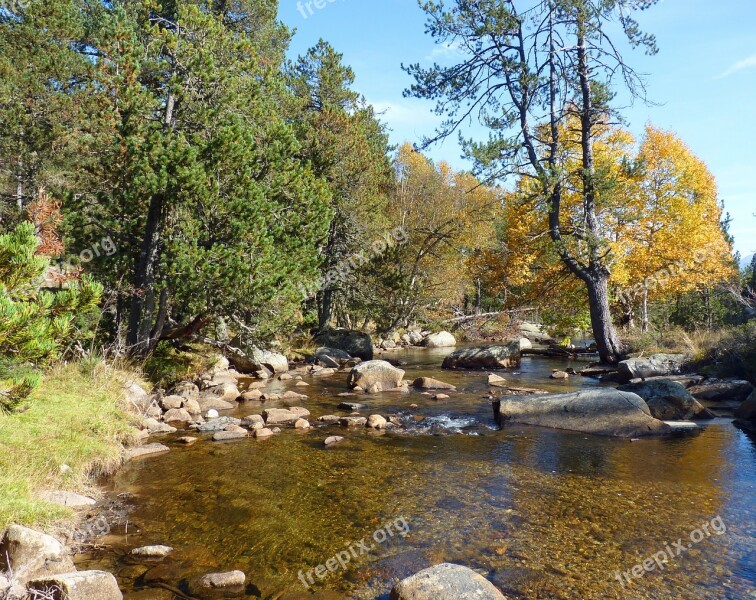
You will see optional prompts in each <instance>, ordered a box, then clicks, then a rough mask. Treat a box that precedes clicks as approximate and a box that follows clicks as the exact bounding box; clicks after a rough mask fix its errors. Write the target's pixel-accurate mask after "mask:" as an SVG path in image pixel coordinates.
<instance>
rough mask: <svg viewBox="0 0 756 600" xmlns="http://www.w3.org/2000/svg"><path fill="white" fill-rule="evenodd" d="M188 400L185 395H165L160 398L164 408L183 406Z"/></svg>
mask: <svg viewBox="0 0 756 600" xmlns="http://www.w3.org/2000/svg"><path fill="white" fill-rule="evenodd" d="M184 402H186V398H184V397H183V396H165V397H163V398H161V399H160V406H161V407H162V408H163V410H171V409H172V408H182V407H183V406H184Z"/></svg>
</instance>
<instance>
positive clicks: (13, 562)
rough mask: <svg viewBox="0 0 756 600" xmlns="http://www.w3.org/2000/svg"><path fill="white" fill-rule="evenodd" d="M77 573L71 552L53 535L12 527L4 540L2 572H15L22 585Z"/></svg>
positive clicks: (1, 541)
mask: <svg viewBox="0 0 756 600" xmlns="http://www.w3.org/2000/svg"><path fill="white" fill-rule="evenodd" d="M75 570H76V567H75V566H74V564H73V561H72V560H71V557H70V555H69V552H68V549H67V548H66V547H65V546H64V545H63V544H61V543H60V542H59V541H58V540H56V539H55V538H54V537H52V536H51V535H47V534H45V533H41V532H39V531H35V530H34V529H29V528H28V527H23V526H21V525H9V526H8V528H7V529H6V530H5V533H4V534H3V537H2V539H0V572H2V571H12V572H13V577H14V579H15V580H16V581H17V582H18V583H26V582H27V581H29V580H30V579H35V578H38V577H47V576H50V575H57V574H59V573H68V572H70V571H75Z"/></svg>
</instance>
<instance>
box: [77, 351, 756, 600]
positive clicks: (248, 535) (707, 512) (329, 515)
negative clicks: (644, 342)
mask: <svg viewBox="0 0 756 600" xmlns="http://www.w3.org/2000/svg"><path fill="white" fill-rule="evenodd" d="M447 353H448V351H444V350H407V351H401V352H395V353H391V354H389V355H388V356H390V357H391V358H395V359H401V360H403V361H406V362H407V366H406V367H403V368H405V369H406V370H407V375H406V378H407V379H413V378H415V377H418V376H421V375H424V376H432V377H436V378H439V379H441V380H443V381H447V382H449V383H452V384H454V385H456V386H457V389H458V391H457V392H452V393H450V396H451V397H450V398H449V399H448V400H440V401H436V400H431V399H430V397H429V396H424V395H422V394H420V393H419V392H417V391H413V392H411V393H410V394H402V393H392V392H387V393H383V394H380V395H377V396H364V397H362V396H360V397H354V398H351V399H350V400H354V401H358V402H364V403H365V404H368V405H369V406H370V409H369V410H365V411H362V412H363V414H364V415H365V416H367V415H368V414H372V413H380V414H383V415H386V416H387V415H391V414H401V415H403V418H404V420H405V421H407V422H410V423H412V424H413V425H412V426H411V427H410V429H409V431H406V432H402V433H392V432H381V433H378V432H372V431H366V430H349V431H347V430H343V429H340V428H339V427H338V426H329V427H322V428H315V429H313V430H311V431H309V432H307V433H299V432H295V431H294V430H285V431H284V432H283V433H282V434H280V435H277V436H274V437H273V438H270V439H267V440H255V439H247V440H241V441H236V442H230V443H215V442H212V441H210V440H209V438H208V439H204V438H203V439H202V440H200V441H199V442H197V443H196V444H195V445H193V446H189V447H184V446H180V445H179V444H177V443H174V441H173V440H174V438H175V437H177V436H178V434H176V435H174V436H167V437H166V438H165V440H160V441H164V443H166V444H168V445H169V446H171V451H170V452H168V453H165V454H162V455H156V456H152V457H147V458H144V459H141V460H137V461H132V462H131V463H128V464H127V465H126V466H124V467H123V468H122V469H121V470H120V471H119V472H118V473H117V474H116V475H115V476H114V477H112V478H110V479H109V480H108V481H107V482H105V484H106V486H107V488H108V489H109V491H110V492H111V494H112V495H114V496H118V495H120V497H121V498H123V499H125V501H126V502H127V504H128V505H129V508H130V516H129V523H128V528H127V529H126V528H124V527H117V528H115V529H114V530H113V531H112V532H111V533H110V535H108V536H106V537H105V538H104V539H103V540H102V543H103V544H104V546H103V547H102V548H101V549H98V550H96V551H92V552H89V553H86V554H83V555H81V556H79V558H78V562H79V565H80V568H103V569H106V570H110V571H112V572H114V573H115V574H116V576H117V577H118V578H119V582H120V584H121V587H122V589H123V590H124V591H125V592H126V598H127V599H128V598H135V599H136V598H160V599H162V598H172V597H173V596H172V594H170V593H169V592H165V591H164V590H160V589H158V588H155V587H154V586H155V583H156V582H160V581H162V582H165V583H168V584H170V585H173V586H177V587H181V585H183V584H182V583H181V582H182V581H185V580H187V579H191V578H192V577H195V576H197V575H201V574H203V573H207V572H211V571H228V570H231V569H240V570H242V571H244V572H245V573H246V574H247V581H248V582H249V585H248V587H247V589H246V591H245V592H244V594H243V595H242V596H241V597H259V598H292V599H293V598H307V597H310V596H308V595H307V594H308V593H311V592H317V596H314V597H319V598H358V599H363V598H364V599H368V598H369V599H373V598H381V599H386V598H388V592H389V590H390V588H391V586H392V582H394V581H396V580H397V579H398V578H402V577H405V576H407V575H410V574H412V573H413V572H416V571H418V570H420V569H422V568H425V567H427V566H430V565H432V564H437V563H440V562H454V563H459V564H463V565H466V566H468V567H471V568H473V569H476V570H478V571H479V572H480V573H482V574H484V575H485V576H486V577H488V578H489V579H490V580H491V581H493V582H494V583H495V584H496V585H497V586H498V587H499V588H500V589H502V591H503V592H504V593H505V595H507V596H508V597H509V598H510V599H513V598H549V599H551V598H554V599H562V598H565V599H566V598H590V599H592V598H596V599H599V598H602V599H603V598H654V599H666V598H669V599H673V598H674V599H679V598H685V599H687V598H714V599H730V598H732V599H743V598H756V493H755V491H756V436H749V435H748V434H746V433H745V432H743V431H741V430H739V429H737V428H736V427H734V426H733V425H732V424H731V422H730V420H729V419H724V418H723V419H717V420H715V421H713V422H711V423H709V424H707V425H706V426H705V427H704V428H702V429H701V430H700V431H699V432H696V433H692V434H685V435H678V436H675V437H672V438H668V439H644V440H641V441H630V440H625V439H611V438H603V437H596V436H587V435H584V434H575V433H570V432H560V431H551V430H544V429H538V428H531V427H524V426H507V427H505V428H504V429H503V430H500V429H499V428H498V427H496V425H495V423H494V420H493V415H492V411H491V406H490V402H489V400H488V399H487V397H486V396H487V394H488V389H489V388H488V386H487V384H486V378H485V374H484V373H482V372H464V373H462V372H448V371H442V370H441V369H440V368H439V365H440V364H441V361H442V359H443V357H444V356H445V355H446V354H447ZM569 366H575V367H579V366H580V365H576V364H573V363H569V362H566V361H563V360H549V359H544V358H538V357H533V358H529V357H526V358H524V359H523V363H522V366H521V368H519V369H518V370H516V371H514V372H512V371H509V372H504V373H502V375H504V376H505V377H506V378H507V380H508V382H509V383H510V384H511V385H514V386H525V387H540V388H544V389H548V390H550V391H568V390H574V389H578V388H580V387H583V386H596V385H599V384H598V383H597V382H596V381H594V380H591V379H586V378H580V377H573V378H571V379H570V380H568V381H555V380H551V379H549V374H550V373H551V370H552V369H556V368H559V369H564V368H566V367H569ZM345 378H346V375H345V374H337V375H335V376H333V377H329V378H323V379H318V378H313V377H307V378H306V380H307V381H308V383H310V387H309V388H306V392H305V393H307V394H308V395H309V399H308V400H306V401H304V402H303V404H302V405H303V406H305V407H306V408H308V409H309V410H310V411H311V412H312V417H311V419H310V420H311V422H313V423H315V422H316V419H317V417H319V416H321V415H325V414H342V415H343V414H346V413H344V412H343V411H339V410H337V409H336V406H337V404H338V403H339V402H340V401H342V400H344V398H338V397H336V394H338V393H340V392H344V391H346V383H345ZM293 383H294V382H275V383H273V384H271V386H270V387H269V388H268V389H269V391H276V390H285V389H293V386H292V384H293ZM300 390H301V388H297V391H300ZM410 404H417V405H418V407H417V408H415V409H410V408H409V405H410ZM255 412H259V409H251V408H250V407H244V406H242V407H241V408H240V410H239V411H237V413H236V416H246V415H248V414H251V413H255ZM336 434H338V435H344V436H345V437H346V439H345V440H344V441H343V442H342V443H340V444H338V445H337V446H335V447H331V448H328V449H326V448H325V447H324V445H323V441H324V439H325V438H326V437H328V436H330V435H336ZM387 523H394V528H393V529H392V530H391V534H388V535H387V534H386V529H385V528H384V526H385V525H386V524H387ZM704 524H705V525H706V529H707V531H704V528H703V527H704ZM405 525H406V527H405ZM376 532H378V534H376ZM405 532H406V535H403V534H404V533H405ZM384 538H385V539H384ZM699 538H700V539H699ZM363 539H364V540H367V541H368V542H370V544H369V545H370V546H372V548H371V550H370V552H369V553H367V554H365V553H364V546H365V544H363V546H359V545H358V542H360V541H361V540H363ZM679 540H681V541H682V545H680V543H679ZM675 542H678V543H677V544H675ZM148 544H166V545H169V546H172V547H173V548H174V549H175V550H174V552H173V553H172V554H171V555H170V557H169V558H167V559H164V560H163V561H160V562H150V561H134V560H132V559H131V558H129V557H128V551H129V550H130V549H131V548H134V547H137V546H143V545H148ZM667 547H669V548H670V549H671V552H670V553H667V555H666V558H665V561H666V562H662V561H660V562H659V563H654V564H655V566H654V567H653V569H642V568H641V569H636V573H639V572H640V573H641V576H640V577H636V576H634V575H633V574H632V569H633V567H634V566H635V565H638V564H642V563H643V561H644V560H645V559H648V558H649V557H652V556H653V555H654V554H656V555H657V557H659V556H660V554H659V553H660V552H666V549H667ZM357 548H359V550H357V551H355V552H351V554H350V557H349V562H348V563H346V561H345V560H343V562H344V563H345V568H343V569H342V568H341V565H339V566H338V568H337V569H336V570H335V572H333V573H330V574H329V575H328V576H327V577H325V578H324V579H322V580H321V579H318V578H317V577H314V581H316V585H314V586H311V588H312V589H311V590H309V589H307V588H306V585H305V584H307V585H309V582H308V580H307V575H306V574H307V572H308V571H311V570H314V569H316V567H317V566H318V565H321V564H325V563H326V561H327V560H328V559H329V558H331V557H336V556H337V555H338V553H340V552H344V551H345V549H346V550H347V551H349V550H352V549H355V550H356V549H357ZM683 548H684V550H683ZM341 556H342V559H343V557H344V554H342V555H341ZM331 564H332V565H333V563H331ZM647 564H650V563H647ZM659 564H661V566H662V567H663V569H662V568H660V567H659V566H658V565H659ZM622 573H626V575H625V576H623V575H622ZM628 579H631V580H632V583H629V584H628V582H627V580H628ZM303 582H304V583H303ZM621 582H622V583H621ZM139 590H152V591H141V592H139ZM137 592H138V593H137ZM195 596H196V594H195ZM196 597H204V596H196ZM208 597H210V596H208Z"/></svg>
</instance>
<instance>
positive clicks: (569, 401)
mask: <svg viewBox="0 0 756 600" xmlns="http://www.w3.org/2000/svg"><path fill="white" fill-rule="evenodd" d="M494 416H496V418H497V421H498V422H499V423H505V422H512V423H522V424H525V425H536V426H540V427H549V428H551V429H567V430H571V431H580V432H583V433H593V434H598V435H609V436H618V437H631V438H634V437H642V436H648V435H659V434H665V433H669V432H670V427H669V426H668V425H666V424H665V423H663V422H662V421H660V420H659V419H655V418H654V417H653V416H652V415H651V410H650V409H649V407H648V405H647V404H646V402H645V401H644V400H643V398H641V397H640V396H638V395H637V394H633V393H631V392H622V391H619V390H615V389H608V388H607V389H595V390H582V391H579V392H573V393H570V394H546V395H541V396H506V397H503V398H500V399H498V400H497V401H496V402H494Z"/></svg>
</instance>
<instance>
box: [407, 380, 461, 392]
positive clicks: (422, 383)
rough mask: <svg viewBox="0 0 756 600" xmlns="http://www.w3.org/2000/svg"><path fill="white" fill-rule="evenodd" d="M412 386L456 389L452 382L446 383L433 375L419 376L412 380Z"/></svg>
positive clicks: (428, 388) (427, 388)
mask: <svg viewBox="0 0 756 600" xmlns="http://www.w3.org/2000/svg"><path fill="white" fill-rule="evenodd" d="M412 386H413V387H416V388H419V389H421V390H456V389H457V388H456V387H455V386H453V385H452V384H451V383H445V382H443V381H439V380H438V379H433V377H418V378H417V379H415V381H413V382H412Z"/></svg>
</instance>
